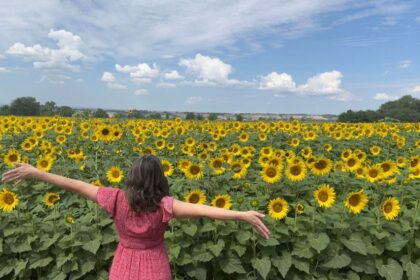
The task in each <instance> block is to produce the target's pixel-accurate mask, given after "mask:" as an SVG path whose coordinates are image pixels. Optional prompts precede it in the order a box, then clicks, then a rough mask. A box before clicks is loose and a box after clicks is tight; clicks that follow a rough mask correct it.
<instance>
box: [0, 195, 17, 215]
mask: <svg viewBox="0 0 420 280" xmlns="http://www.w3.org/2000/svg"><path fill="white" fill-rule="evenodd" d="M18 204H19V198H18V197H17V195H16V193H14V192H11V191H8V190H7V189H3V190H2V191H1V192H0V209H1V210H3V212H5V213H10V212H12V211H13V209H15V207H16V206H17V205H18Z"/></svg>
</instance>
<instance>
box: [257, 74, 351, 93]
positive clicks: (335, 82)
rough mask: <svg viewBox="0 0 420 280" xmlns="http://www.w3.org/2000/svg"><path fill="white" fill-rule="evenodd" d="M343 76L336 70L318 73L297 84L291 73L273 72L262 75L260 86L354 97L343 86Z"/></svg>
mask: <svg viewBox="0 0 420 280" xmlns="http://www.w3.org/2000/svg"><path fill="white" fill-rule="evenodd" d="M342 78H343V74H341V72H339V71H336V70H334V71H330V72H324V73H320V74H317V75H315V76H313V77H310V78H309V79H308V80H307V81H306V83H305V84H302V85H296V83H295V82H294V81H293V77H292V76H291V75H289V74H287V73H277V72H272V73H270V74H268V75H266V76H261V77H260V83H259V87H258V88H259V89H261V90H271V91H277V92H286V93H287V92H288V93H294V94H298V95H328V96H329V97H330V99H333V100H339V101H347V100H350V99H352V98H353V96H352V95H351V93H349V92H347V91H345V90H343V89H342V88H341V79H342Z"/></svg>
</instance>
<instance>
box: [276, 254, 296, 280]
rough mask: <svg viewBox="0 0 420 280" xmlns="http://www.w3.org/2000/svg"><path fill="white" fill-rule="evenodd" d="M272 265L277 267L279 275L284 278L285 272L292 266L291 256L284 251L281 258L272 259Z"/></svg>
mask: <svg viewBox="0 0 420 280" xmlns="http://www.w3.org/2000/svg"><path fill="white" fill-rule="evenodd" d="M273 265H274V266H275V267H277V269H278V270H279V272H280V273H281V275H282V276H283V277H284V278H285V277H286V274H287V272H288V271H289V269H290V267H291V266H292V256H291V255H290V253H289V252H288V251H286V250H284V251H283V252H282V254H281V256H278V257H275V258H274V259H273Z"/></svg>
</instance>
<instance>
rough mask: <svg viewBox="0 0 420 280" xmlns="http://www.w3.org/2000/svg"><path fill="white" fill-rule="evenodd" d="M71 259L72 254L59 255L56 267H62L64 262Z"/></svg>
mask: <svg viewBox="0 0 420 280" xmlns="http://www.w3.org/2000/svg"><path fill="white" fill-rule="evenodd" d="M72 258H73V254H72V253H70V254H68V255H64V254H60V255H58V256H57V261H56V263H57V267H62V266H63V265H64V264H65V263H66V262H68V261H69V260H71V259H72Z"/></svg>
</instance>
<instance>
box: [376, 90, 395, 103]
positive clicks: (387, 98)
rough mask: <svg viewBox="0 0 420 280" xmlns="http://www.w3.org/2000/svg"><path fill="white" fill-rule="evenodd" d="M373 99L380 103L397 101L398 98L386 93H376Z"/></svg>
mask: <svg viewBox="0 0 420 280" xmlns="http://www.w3.org/2000/svg"><path fill="white" fill-rule="evenodd" d="M373 99H375V100H380V101H391V100H397V99H398V96H391V95H388V94H387V93H384V92H381V93H377V94H376V95H375V96H374V97H373Z"/></svg>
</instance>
